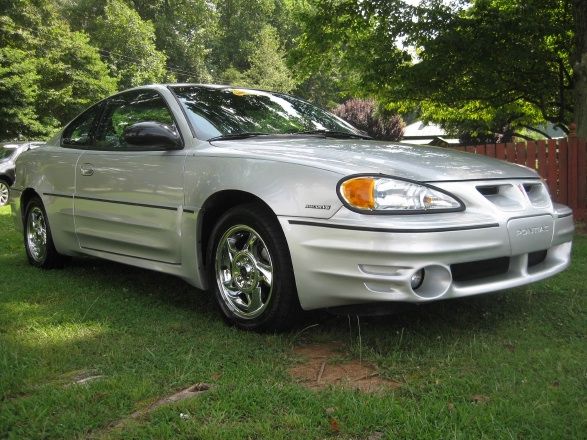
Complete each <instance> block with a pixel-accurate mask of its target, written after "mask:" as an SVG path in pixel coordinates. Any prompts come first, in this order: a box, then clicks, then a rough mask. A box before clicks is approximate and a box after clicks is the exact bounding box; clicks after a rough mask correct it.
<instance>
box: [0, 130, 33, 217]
mask: <svg viewBox="0 0 587 440" xmlns="http://www.w3.org/2000/svg"><path fill="white" fill-rule="evenodd" d="M42 144H44V142H20V143H9V144H4V145H0V206H4V205H7V204H8V196H9V194H10V191H9V188H10V185H12V184H13V183H14V175H15V171H14V170H15V167H16V164H15V162H16V159H18V157H19V156H20V155H21V154H22V153H24V152H25V151H28V150H30V149H32V148H37V147H38V146H39V145H42Z"/></svg>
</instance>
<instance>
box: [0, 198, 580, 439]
mask: <svg viewBox="0 0 587 440" xmlns="http://www.w3.org/2000/svg"><path fill="white" fill-rule="evenodd" d="M586 263H587V237H585V236H578V237H576V240H575V250H574V263H573V266H572V267H571V268H570V269H569V270H568V271H566V272H565V273H563V274H561V275H559V276H557V277H555V278H552V279H550V280H548V281H546V282H543V283H539V284H535V285H531V286H529V287H527V288H523V289H516V290H512V291H508V292H503V293H499V294H496V295H487V296H482V297H478V298H470V299H468V300H466V301H465V300H463V301H451V302H439V303H435V304H430V305H427V306H426V307H421V308H419V309H418V310H415V311H410V312H406V313H403V314H400V315H395V316H388V317H383V318H370V319H366V318H362V319H361V321H360V331H361V338H360V339H359V327H358V326H357V322H356V318H354V317H353V318H352V319H351V326H350V327H349V321H348V320H347V317H323V316H320V317H318V318H315V319H314V320H313V321H310V322H309V323H308V324H312V323H317V324H319V325H317V326H314V327H311V328H309V329H307V330H306V331H304V332H303V333H301V334H300V329H298V330H297V331H292V332H291V333H287V334H281V335H259V334H254V333H245V332H242V331H237V330H235V329H232V328H229V327H227V326H225V325H224V324H223V323H222V321H221V319H220V317H219V315H218V313H217V311H216V309H215V306H214V303H213V301H212V299H211V298H210V297H209V295H207V294H206V293H205V292H200V291H197V290H194V289H193V288H191V287H190V286H188V285H187V284H185V283H184V282H182V281H180V280H178V279H175V278H173V277H169V276H165V275H160V274H157V273H152V272H148V271H144V270H141V269H136V268H132V267H127V266H122V265H118V264H113V263H109V262H104V261H99V260H94V259H89V258H79V259H74V260H72V262H71V264H70V265H68V266H67V267H66V268H65V269H64V270H55V271H41V270H38V269H34V268H32V267H30V266H29V265H28V264H27V262H26V259H25V255H24V251H23V249H22V244H21V238H20V235H19V234H17V233H16V232H15V230H14V228H13V226H12V223H11V219H10V215H9V210H8V209H7V208H0V271H1V272H0V273H1V274H2V284H1V286H2V287H1V288H0V438H14V439H23V438H59V439H61V438H95V437H96V438H170V439H182V438H185V439H188V438H189V439H193V438H211V439H216V438H218V439H222V438H229V439H231V440H236V439H248V438H251V439H256V438H269V439H281V438H283V439H311V438H330V437H336V438H347V439H350V438H354V439H367V438H368V437H369V435H371V434H372V433H374V432H383V433H385V436H384V438H390V439H391V438H406V439H413V438H430V439H445V438H457V439H459V438H462V439H471V438H487V439H496V438H528V439H534V438H552V439H555V438H556V439H559V438H564V439H570V438H586V436H587V319H586V310H587V296H586V295H585V290H586V283H585V281H586V278H585V269H586V267H587V264H586ZM301 341H304V342H309V341H313V342H320V341H340V344H341V349H342V350H343V356H347V357H354V358H359V357H361V358H362V359H364V360H369V361H370V362H373V363H374V364H376V365H377V366H378V368H379V369H380V370H381V371H382V373H383V375H384V376H385V377H387V378H389V379H393V380H397V381H400V382H401V383H402V384H403V385H402V386H401V387H400V388H399V389H397V390H395V391H389V392H385V393H379V394H372V395H369V394H361V393H358V392H355V391H345V390H341V389H336V388H332V389H327V390H324V391H320V392H316V391H309V390H306V389H304V388H303V387H301V386H300V385H299V384H298V383H296V381H295V380H294V379H292V378H291V377H290V376H289V375H288V368H289V367H290V366H291V365H292V364H293V363H294V362H298V361H299V359H297V358H296V357H295V356H294V355H293V353H292V347H293V346H295V345H296V344H298V343H300V342H301ZM85 370H95V371H96V372H97V373H99V374H102V375H104V376H105V377H104V378H103V379H102V380H97V381H95V382H91V383H89V384H87V385H73V386H71V385H69V384H70V382H71V378H72V377H73V376H75V374H76V372H80V371H85ZM197 382H209V383H212V384H214V388H213V389H212V390H211V391H209V392H207V393H205V394H202V395H200V396H199V397H196V398H194V399H191V400H186V401H182V402H179V403H176V404H173V405H169V406H165V407H161V408H159V409H157V410H155V411H154V412H152V413H151V414H149V415H147V416H146V417H144V418H142V419H139V420H133V421H130V422H128V423H126V424H125V425H124V426H123V427H121V428H116V429H113V428H112V427H111V425H112V424H113V423H115V422H116V421H118V420H121V419H124V418H126V417H127V416H129V415H130V414H131V413H133V412H134V411H137V410H140V409H143V408H145V407H147V406H148V405H149V404H150V403H152V402H154V401H155V400H157V399H158V398H161V397H163V396H165V395H168V394H171V393H173V392H174V391H177V390H179V389H182V388H185V387H187V386H189V385H191V384H194V383H197ZM475 395H482V396H486V397H487V398H488V399H489V400H488V401H486V402H482V403H478V404H475V403H473V402H472V397H473V396H475ZM327 408H335V412H334V415H333V417H335V418H336V420H337V421H338V424H339V427H340V432H338V433H337V432H333V430H332V428H331V426H330V423H329V418H330V417H331V416H330V415H327V414H326V412H325V411H326V409H327ZM180 413H183V414H188V415H189V418H187V419H184V418H181V417H180Z"/></svg>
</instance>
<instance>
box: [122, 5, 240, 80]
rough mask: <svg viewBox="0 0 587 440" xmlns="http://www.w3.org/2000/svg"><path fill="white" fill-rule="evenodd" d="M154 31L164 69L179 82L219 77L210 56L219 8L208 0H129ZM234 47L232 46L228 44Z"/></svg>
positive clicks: (216, 29)
mask: <svg viewBox="0 0 587 440" xmlns="http://www.w3.org/2000/svg"><path fill="white" fill-rule="evenodd" d="M129 2H130V4H131V6H133V7H134V9H135V10H136V11H137V12H138V13H139V14H140V15H141V17H142V18H143V19H145V20H150V21H151V22H152V23H153V25H154V27H155V35H156V45H157V48H158V49H159V50H161V51H162V52H164V53H165V54H166V55H167V57H168V59H167V68H168V70H169V71H171V72H172V73H173V74H174V75H175V77H176V78H177V79H178V80H179V81H182V82H189V81H193V82H210V81H212V80H213V78H214V76H215V75H217V74H218V71H217V70H216V66H215V64H214V62H213V60H211V58H212V57H211V52H212V50H213V48H214V46H215V44H216V41H217V40H218V38H219V36H218V8H217V6H216V5H215V2H213V1H210V0H129ZM230 44H231V45H232V46H234V42H231V43H230Z"/></svg>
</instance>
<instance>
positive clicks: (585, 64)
mask: <svg viewBox="0 0 587 440" xmlns="http://www.w3.org/2000/svg"><path fill="white" fill-rule="evenodd" d="M573 9H574V10H573V15H574V19H575V53H574V56H573V58H572V61H573V71H574V72H573V73H574V77H575V78H574V80H575V85H574V95H575V96H574V98H575V99H574V100H575V114H574V115H573V119H574V120H575V122H576V123H577V136H578V137H582V138H587V0H574V1H573Z"/></svg>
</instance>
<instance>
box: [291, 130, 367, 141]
mask: <svg viewBox="0 0 587 440" xmlns="http://www.w3.org/2000/svg"><path fill="white" fill-rule="evenodd" d="M291 134H320V135H323V136H326V137H332V138H341V139H343V138H352V139H373V138H372V137H371V136H367V135H365V134H358V133H349V132H347V131H335V130H307V131H294V132H292V133H291Z"/></svg>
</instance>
